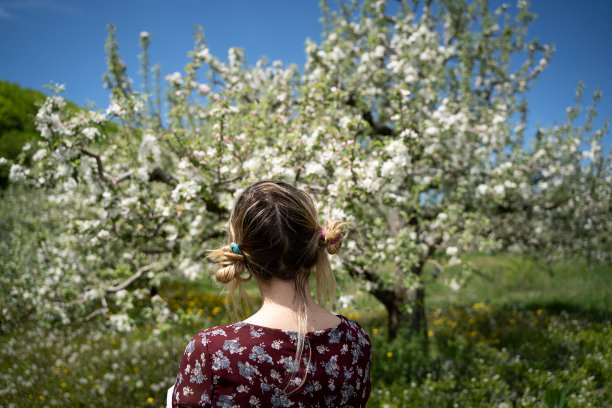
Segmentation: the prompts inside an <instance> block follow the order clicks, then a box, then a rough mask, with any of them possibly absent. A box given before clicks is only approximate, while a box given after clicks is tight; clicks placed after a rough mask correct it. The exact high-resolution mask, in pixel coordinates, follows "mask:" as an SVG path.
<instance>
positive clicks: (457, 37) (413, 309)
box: [11, 0, 612, 337]
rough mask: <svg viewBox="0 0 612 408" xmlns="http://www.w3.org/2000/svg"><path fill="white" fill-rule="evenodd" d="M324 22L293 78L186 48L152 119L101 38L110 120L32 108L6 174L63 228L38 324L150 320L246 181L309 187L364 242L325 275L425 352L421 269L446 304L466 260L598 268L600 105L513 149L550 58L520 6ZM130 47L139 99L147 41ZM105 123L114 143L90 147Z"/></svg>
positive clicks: (606, 170)
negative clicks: (20, 157) (383, 313)
mask: <svg viewBox="0 0 612 408" xmlns="http://www.w3.org/2000/svg"><path fill="white" fill-rule="evenodd" d="M322 7H323V10H324V15H325V18H324V26H325V33H324V38H323V39H322V41H320V42H319V43H316V42H312V41H311V42H308V43H307V44H306V54H307V62H306V64H305V66H304V67H302V68H301V69H298V67H296V66H295V65H291V66H284V65H283V64H282V63H281V62H279V61H275V62H273V63H271V64H270V63H268V62H267V61H266V60H265V59H260V60H259V61H258V62H257V63H256V64H255V66H247V64H246V59H245V53H244V51H243V50H241V49H237V48H232V49H230V50H229V52H228V58H227V61H223V60H221V59H220V58H218V57H216V56H214V55H212V54H211V52H210V50H209V48H208V47H207V45H206V41H205V39H204V35H203V33H202V32H201V31H198V32H196V43H195V47H194V49H193V50H192V51H191V52H190V54H189V55H190V58H191V61H190V62H189V64H187V66H186V68H185V72H183V73H179V72H176V73H173V74H170V75H168V76H166V78H165V79H166V81H167V93H166V102H167V104H168V107H169V111H168V115H167V120H165V121H163V120H162V114H161V109H160V106H161V102H160V101H159V98H156V93H155V91H151V86H150V85H147V86H146V87H145V90H144V91H143V92H139V91H136V90H134V89H133V88H132V86H131V83H132V81H131V80H130V79H129V78H128V77H127V76H126V72H127V71H126V68H125V66H124V65H123V62H122V59H121V58H120V57H119V51H118V44H117V43H116V41H115V37H114V28H113V27H110V34H109V40H108V42H107V53H108V56H109V58H108V64H109V67H108V68H109V70H108V74H107V76H106V77H105V81H106V83H107V85H108V88H109V90H110V92H111V103H110V105H109V107H108V109H106V111H82V112H66V110H65V101H64V100H63V98H62V97H61V96H60V95H54V96H52V97H50V98H48V99H47V100H46V101H45V103H44V104H43V105H42V107H41V109H40V110H39V112H38V114H37V116H36V120H37V123H38V125H37V129H38V131H39V132H40V135H41V137H42V141H41V142H39V143H38V144H37V147H36V150H37V151H36V152H35V153H34V155H33V157H32V159H33V163H32V165H31V166H25V165H23V164H22V163H19V162H18V161H17V162H15V163H14V164H13V165H12V167H11V178H12V179H13V180H14V181H25V182H30V183H34V184H35V185H37V186H40V187H42V188H45V189H47V191H48V196H49V200H51V202H53V203H56V204H57V205H58V206H59V207H60V209H61V211H62V212H63V216H64V219H65V224H64V226H63V229H62V230H61V231H58V233H57V236H54V237H49V238H48V239H47V240H46V241H45V243H44V245H42V246H41V250H40V253H39V254H38V255H39V258H40V260H41V262H42V263H43V264H44V265H46V266H45V267H46V269H47V270H49V271H55V272H53V274H54V276H55V277H54V278H53V279H50V280H48V281H49V282H47V281H45V288H46V289H45V292H46V293H48V294H53V295H51V296H50V298H49V300H48V301H49V302H50V303H52V302H53V297H54V296H56V297H57V299H56V300H59V299H63V301H62V302H56V303H53V305H52V307H53V308H54V310H55V312H56V313H57V314H59V315H61V316H62V318H63V319H64V320H68V321H69V320H70V319H73V318H75V317H76V316H81V317H83V316H85V318H91V317H93V316H96V315H103V316H109V320H110V321H111V322H113V323H114V324H116V325H117V327H120V328H127V327H129V325H130V324H131V322H132V321H133V319H135V318H136V316H137V315H136V314H135V313H134V300H135V299H147V300H148V303H147V306H145V308H144V309H143V311H142V312H141V314H140V315H146V316H149V315H154V316H157V317H158V319H159V320H158V321H159V322H162V321H164V319H167V318H168V316H170V312H169V310H168V309H167V307H166V305H165V303H164V300H163V299H162V298H161V297H159V296H157V295H155V293H156V292H155V287H157V286H158V285H160V284H161V282H163V281H164V280H167V279H177V278H178V277H184V278H187V279H198V278H200V277H202V276H203V275H204V274H205V273H206V271H207V270H208V268H209V267H208V265H207V264H206V263H205V261H204V256H205V253H206V250H207V249H210V248H212V247H214V246H216V245H218V243H219V242H220V241H222V239H223V234H224V226H225V222H226V219H227V216H228V212H229V209H230V208H231V206H232V203H233V200H234V198H235V196H236V194H237V193H239V192H240V191H241V190H242V189H244V188H245V187H246V186H247V185H249V184H251V183H252V182H255V181H258V180H261V179H276V178H281V179H285V180H287V181H290V182H291V183H294V184H296V185H298V186H300V187H302V188H305V189H308V191H309V192H310V193H311V194H312V195H313V196H314V197H315V199H316V201H317V202H318V203H319V205H320V208H319V211H320V213H321V216H322V218H323V219H325V218H326V217H333V218H339V219H347V220H349V221H352V222H354V223H355V224H357V225H358V227H359V231H360V235H361V237H362V239H360V240H356V241H352V242H349V244H348V245H347V248H346V251H345V253H344V255H343V256H342V257H341V258H336V259H335V261H334V262H335V269H336V271H337V272H338V273H339V274H340V275H341V276H342V275H343V276H347V277H351V278H352V279H357V280H360V281H363V282H364V285H363V287H364V289H365V290H367V291H369V292H370V293H371V294H373V295H374V296H375V297H376V298H377V299H378V300H379V301H380V302H382V304H384V306H385V307H386V309H387V311H388V313H389V328H390V334H391V335H392V336H393V335H394V334H395V333H397V330H398V328H399V327H400V325H401V324H408V325H409V327H410V328H411V329H412V331H413V333H420V334H422V335H424V336H425V337H426V333H427V328H426V320H425V314H424V313H425V312H424V302H425V286H424V276H423V271H424V266H425V265H426V264H428V263H430V264H433V265H434V266H435V268H436V271H437V272H436V273H437V274H438V278H439V279H441V280H444V281H446V282H447V283H448V284H449V285H450V286H451V287H452V288H454V289H455V290H460V289H461V287H462V286H463V285H464V284H466V281H467V277H468V276H469V274H470V271H472V270H473V269H474V266H473V265H471V264H470V263H469V262H465V261H463V260H462V254H463V253H465V252H467V251H500V250H511V251H517V252H524V253H537V254H538V255H539V256H545V257H547V258H550V259H555V258H557V257H563V256H576V255H578V256H588V257H590V259H592V260H593V261H595V260H608V261H609V260H610V252H609V248H610V238H609V234H608V233H607V231H609V230H610V228H611V227H612V216H611V204H612V201H611V200H612V198H611V197H612V195H611V185H612V167H611V162H610V156H609V154H606V153H605V152H604V151H603V149H602V146H601V138H602V137H603V135H604V134H605V132H606V131H607V129H606V127H604V128H603V129H598V130H595V129H593V126H592V120H593V118H594V115H595V105H596V102H597V101H598V99H599V95H598V94H596V95H595V96H594V105H593V107H592V108H590V111H589V112H590V113H589V115H588V117H587V119H586V121H585V122H584V123H577V121H576V117H577V112H578V110H579V109H580V108H581V100H580V98H578V100H577V105H576V106H575V107H573V108H571V109H569V110H568V114H567V121H566V122H565V123H563V124H561V125H558V126H551V127H547V128H541V129H539V130H538V133H537V134H536V135H534V136H531V135H525V132H526V126H525V125H526V114H527V111H528V106H527V102H526V99H525V92H526V91H527V90H528V89H529V88H530V87H531V86H532V85H533V83H534V81H535V79H536V78H537V76H538V75H539V73H540V72H542V70H543V69H544V68H545V67H546V65H547V64H548V60H549V58H550V55H551V53H552V52H553V50H552V47H550V46H547V45H543V44H540V43H539V42H538V41H537V40H530V39H528V38H527V27H528V25H529V23H530V22H531V21H532V20H533V18H534V15H533V14H532V13H531V12H530V11H529V5H528V3H527V2H525V1H519V2H518V4H517V7H516V9H514V8H512V9H511V7H510V6H508V5H501V6H499V7H497V8H494V9H491V8H490V7H489V5H488V2H486V1H479V0H476V1H472V2H469V3H467V2H456V1H450V0H448V1H446V0H441V1H437V2H433V1H426V2H424V3H421V2H418V1H415V2H413V3H408V2H401V7H400V8H399V10H398V11H397V13H396V14H388V13H387V2H386V1H364V2H361V3H358V2H342V3H340V7H339V11H338V12H336V11H332V10H331V9H330V8H329V7H328V6H327V4H326V3H325V2H323V3H322ZM141 43H142V46H143V54H142V61H143V72H145V73H147V81H148V75H149V73H151V70H150V68H149V65H148V64H149V63H148V56H147V49H148V46H149V43H150V35H149V34H148V33H142V34H141ZM517 58H518V59H520V63H519V64H517V63H516V59H517ZM147 84H148V82H147ZM580 95H581V88H580V87H579V89H578V96H580ZM109 121H116V122H117V123H119V124H120V126H119V128H118V129H116V131H113V132H109V131H105V129H104V124H106V123H108V122H109ZM606 126H607V125H606ZM448 268H455V269H457V270H460V271H461V273H460V274H459V275H453V276H454V277H453V278H452V279H451V278H449V277H448V275H447V274H445V273H444V271H445V270H447V269H448ZM456 276H459V278H457V277H456ZM22 290H24V291H27V289H26V288H22ZM66 299H68V300H69V301H68V302H66V301H65V300H66ZM59 303H61V304H59ZM109 311H110V312H112V313H111V314H109Z"/></svg>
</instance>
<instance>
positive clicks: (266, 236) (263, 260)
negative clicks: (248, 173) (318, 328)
mask: <svg viewBox="0 0 612 408" xmlns="http://www.w3.org/2000/svg"><path fill="white" fill-rule="evenodd" d="M349 225H350V224H349V223H346V222H338V221H328V223H327V225H326V227H325V228H323V227H322V226H321V225H320V223H319V219H318V215H317V209H316V207H315V204H314V202H313V200H312V198H311V197H310V196H309V195H308V194H307V193H306V192H305V191H303V190H300V189H298V188H297V187H294V186H292V185H291V184H289V183H286V182H284V181H262V182H259V183H256V184H253V185H252V186H250V187H248V188H247V189H246V190H245V191H244V192H243V193H242V194H241V195H240V196H239V197H238V199H237V201H236V204H235V206H234V209H233V210H232V213H231V215H230V219H229V228H228V241H229V242H228V245H225V246H223V247H221V248H219V249H217V250H216V251H213V252H212V253H211V254H210V255H209V257H210V258H212V259H214V260H215V261H216V262H217V265H218V267H219V269H218V270H217V272H216V274H215V277H216V279H217V281H219V282H221V283H229V284H230V287H231V288H232V289H236V288H238V289H240V292H241V293H243V292H242V291H241V285H240V283H241V282H244V281H246V280H248V279H250V277H251V276H252V275H254V276H256V277H257V278H258V279H260V280H262V281H264V282H265V281H269V280H271V279H274V278H277V279H282V280H292V281H294V282H295V284H296V289H297V292H298V295H300V293H299V292H300V291H301V290H302V288H303V287H304V286H305V283H306V282H307V280H308V277H309V276H310V272H311V271H312V270H313V268H314V269H315V270H316V274H317V297H318V300H319V303H326V299H325V297H328V298H329V300H330V301H333V297H334V292H335V280H334V276H333V274H332V272H331V267H330V264H329V259H328V256H327V254H328V253H330V254H334V253H336V252H338V250H339V249H340V247H341V246H342V241H343V240H344V238H346V233H347V232H348V226H349ZM326 295H327V296H326ZM300 297H301V296H300ZM234 304H236V300H234Z"/></svg>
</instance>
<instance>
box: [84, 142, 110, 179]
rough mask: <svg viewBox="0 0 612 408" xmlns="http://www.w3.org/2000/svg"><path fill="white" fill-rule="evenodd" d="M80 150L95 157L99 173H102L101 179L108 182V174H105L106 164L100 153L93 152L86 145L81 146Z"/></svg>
mask: <svg viewBox="0 0 612 408" xmlns="http://www.w3.org/2000/svg"><path fill="white" fill-rule="evenodd" d="M79 150H80V151H81V153H83V154H84V155H86V156H89V157H93V158H94V159H95V160H96V163H97V165H98V174H99V175H100V179H101V180H102V181H104V182H105V183H108V178H106V175H105V174H104V165H103V164H102V158H101V157H100V155H99V154H97V153H94V152H92V151H91V150H87V149H85V148H84V147H81V148H80V149H79Z"/></svg>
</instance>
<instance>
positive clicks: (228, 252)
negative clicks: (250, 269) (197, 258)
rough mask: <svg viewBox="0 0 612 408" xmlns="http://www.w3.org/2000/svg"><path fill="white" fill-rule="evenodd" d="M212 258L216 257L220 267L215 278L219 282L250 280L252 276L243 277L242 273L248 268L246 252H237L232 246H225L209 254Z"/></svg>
mask: <svg viewBox="0 0 612 408" xmlns="http://www.w3.org/2000/svg"><path fill="white" fill-rule="evenodd" d="M209 257H210V258H214V259H216V264H217V266H218V267H219V269H218V270H217V272H215V280H216V281H217V282H219V283H230V282H231V281H232V280H234V279H236V280H239V281H241V282H246V281H248V280H249V279H250V278H251V276H250V275H249V276H247V277H246V278H243V277H242V276H241V275H242V273H243V272H244V271H245V270H246V266H245V262H244V261H245V257H244V254H242V253H241V254H236V253H234V251H233V250H232V248H231V247H230V246H224V247H222V248H219V249H218V250H216V251H213V253H211V254H210V255H209Z"/></svg>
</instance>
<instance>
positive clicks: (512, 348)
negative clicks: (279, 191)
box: [0, 254, 612, 408]
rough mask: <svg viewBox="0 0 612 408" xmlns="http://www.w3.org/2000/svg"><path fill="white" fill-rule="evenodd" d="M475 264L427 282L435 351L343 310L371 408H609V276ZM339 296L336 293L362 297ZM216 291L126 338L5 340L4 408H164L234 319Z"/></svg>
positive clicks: (172, 289)
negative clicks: (182, 372)
mask: <svg viewBox="0 0 612 408" xmlns="http://www.w3.org/2000/svg"><path fill="white" fill-rule="evenodd" d="M469 259H470V260H471V261H472V262H473V263H475V264H477V265H478V266H479V269H478V272H477V273H475V274H474V275H473V276H472V277H471V278H470V279H469V280H468V281H467V282H466V285H465V287H464V288H461V289H460V290H458V291H453V290H451V289H450V288H448V287H447V286H446V285H442V284H440V283H438V282H437V279H435V278H434V277H433V275H432V274H431V273H428V274H427V276H428V279H429V281H428V282H427V285H428V286H427V290H428V298H427V299H428V304H427V314H428V345H427V347H426V348H424V347H423V344H422V343H421V342H420V341H415V340H409V337H408V336H407V334H406V333H400V335H399V336H398V338H396V339H395V340H393V341H388V339H387V335H386V328H385V314H384V310H383V309H382V307H380V306H379V305H378V304H377V303H376V302H375V301H373V299H372V298H370V297H369V296H368V295H365V294H361V295H359V294H358V295H357V296H356V297H355V301H354V303H353V304H352V305H351V306H350V307H349V308H347V309H341V310H338V312H340V313H342V314H344V315H346V316H349V317H351V318H353V319H356V320H357V321H359V323H361V324H362V325H363V326H364V327H366V328H367V330H368V332H369V333H370V337H371V339H372V343H373V346H374V354H373V362H372V367H371V377H372V393H371V397H370V401H369V403H368V407H498V408H509V407H606V406H610V405H612V323H611V319H610V316H612V303H611V301H610V299H611V298H612V286H611V285H609V281H610V278H611V277H612V268H611V267H610V266H588V265H585V264H582V263H580V262H569V261H568V262H566V263H563V264H558V265H552V266H547V265H543V264H539V263H538V262H536V261H533V260H527V259H522V258H521V257H520V256H516V255H497V256H489V255H476V254H475V255H472V256H471V257H470V258H469ZM447 273H451V274H452V273H453V271H452V270H450V271H448V272H447ZM341 286H342V287H341V288H340V289H341V294H342V293H348V292H351V291H352V290H353V289H354V288H353V287H352V286H353V284H352V283H351V282H344V283H342V284H341ZM219 291H220V290H219V289H218V288H216V287H214V286H212V285H211V284H208V283H207V282H199V283H195V284H190V285H173V286H170V285H169V286H166V287H164V289H163V296H164V297H165V298H166V299H167V300H168V301H169V303H170V305H171V306H172V308H173V309H174V310H175V311H177V312H179V315H180V316H181V317H180V318H179V320H178V321H176V322H161V323H159V324H157V325H155V326H144V327H137V328H135V329H134V330H133V331H131V332H129V333H116V332H112V331H109V330H108V329H105V328H104V326H103V325H101V324H100V323H99V322H97V323H96V322H90V323H88V324H81V325H69V326H63V327H54V328H51V329H50V328H47V327H43V326H37V325H36V324H35V323H29V324H28V325H27V326H20V327H18V328H15V329H13V330H11V331H10V332H8V333H5V334H4V335H3V336H2V339H1V343H0V350H1V351H0V356H1V357H0V380H1V381H0V383H1V384H2V385H1V386H0V387H1V388H0V401H2V402H0V406H2V407H26V406H41V407H44V406H49V407H54V406H57V407H68V406H70V407H92V406H95V407H149V406H151V407H153V406H154V407H161V406H164V404H165V395H166V390H167V388H168V387H170V386H171V385H172V384H173V383H174V376H175V374H176V370H177V367H178V362H179V360H180V357H181V355H182V352H183V348H184V346H185V344H186V342H187V341H188V339H189V338H190V337H191V336H193V335H194V334H195V333H196V332H197V331H198V330H200V329H201V328H206V327H209V326H212V325H217V324H225V323H228V322H229V321H231V318H230V317H229V316H228V314H227V312H226V310H225V307H224V301H223V298H222V297H220V292H219Z"/></svg>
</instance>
